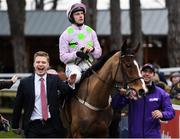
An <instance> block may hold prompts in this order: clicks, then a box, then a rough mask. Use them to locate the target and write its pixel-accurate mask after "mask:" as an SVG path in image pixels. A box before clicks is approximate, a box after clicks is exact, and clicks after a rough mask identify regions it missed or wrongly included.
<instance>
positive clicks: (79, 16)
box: [73, 11, 84, 24]
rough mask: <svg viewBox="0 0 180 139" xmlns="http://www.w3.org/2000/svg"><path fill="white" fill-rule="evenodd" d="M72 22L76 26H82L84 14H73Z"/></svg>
mask: <svg viewBox="0 0 180 139" xmlns="http://www.w3.org/2000/svg"><path fill="white" fill-rule="evenodd" d="M73 17H74V21H75V23H76V24H84V12H83V11H77V12H75V13H73Z"/></svg>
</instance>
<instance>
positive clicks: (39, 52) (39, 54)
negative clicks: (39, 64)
mask: <svg viewBox="0 0 180 139" xmlns="http://www.w3.org/2000/svg"><path fill="white" fill-rule="evenodd" d="M37 56H43V57H46V58H47V61H48V62H49V54H48V53H46V52H44V51H38V52H36V53H35V54H34V61H35V59H36V57H37Z"/></svg>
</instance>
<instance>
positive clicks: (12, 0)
mask: <svg viewBox="0 0 180 139" xmlns="http://www.w3.org/2000/svg"><path fill="white" fill-rule="evenodd" d="M7 5H8V16H9V23H10V31H11V43H12V46H13V54H14V65H15V72H18V73H21V72H28V53H27V52H26V45H25V37H24V24H25V0H7Z"/></svg>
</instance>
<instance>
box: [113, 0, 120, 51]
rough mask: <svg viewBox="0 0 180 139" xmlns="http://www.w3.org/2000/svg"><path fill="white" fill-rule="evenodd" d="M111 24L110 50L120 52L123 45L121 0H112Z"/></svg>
mask: <svg viewBox="0 0 180 139" xmlns="http://www.w3.org/2000/svg"><path fill="white" fill-rule="evenodd" d="M110 15H111V16H110V17H111V20H110V24H111V36H110V39H111V46H110V47H111V48H110V50H120V46H121V43H122V35H121V9H120V1H119V0H110Z"/></svg>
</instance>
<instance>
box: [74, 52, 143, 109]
mask: <svg viewBox="0 0 180 139" xmlns="http://www.w3.org/2000/svg"><path fill="white" fill-rule="evenodd" d="M127 56H128V57H134V55H131V54H129V55H120V59H123V58H125V57H127ZM120 59H119V62H118V65H117V68H116V71H115V75H114V78H113V82H115V80H116V76H117V74H118V71H119V68H121V72H122V75H123V80H124V85H123V87H124V88H126V89H127V88H129V86H128V84H131V83H133V82H135V81H137V80H140V79H143V77H137V78H134V79H131V80H129V78H128V75H127V74H126V73H125V71H124V68H123V65H122V64H123V63H122V62H121V60H120ZM90 69H91V71H92V72H93V74H94V75H95V77H96V78H98V79H99V80H100V81H101V82H102V83H104V84H106V85H109V84H108V82H107V80H105V79H102V78H101V77H100V76H99V75H98V74H97V73H96V71H94V70H93V69H92V68H90ZM113 88H114V89H115V90H117V91H119V87H117V86H113ZM76 98H77V100H78V101H79V102H80V103H81V104H83V105H85V106H87V107H88V108H90V109H92V110H94V111H100V110H105V109H107V108H109V106H110V101H111V100H110V99H109V103H108V105H107V106H106V107H105V108H97V107H95V106H92V105H91V104H89V103H88V102H86V99H85V100H82V99H81V98H79V97H78V96H76Z"/></svg>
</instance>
